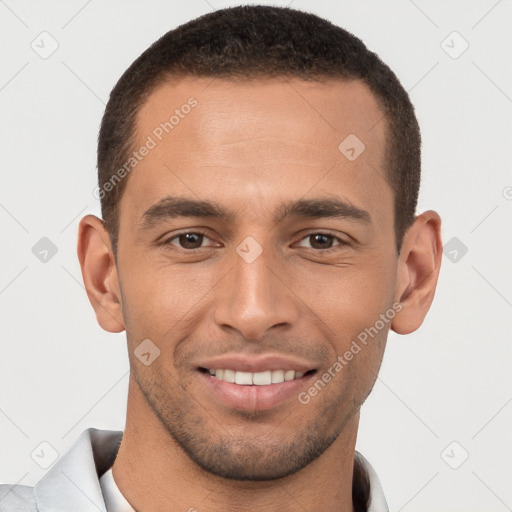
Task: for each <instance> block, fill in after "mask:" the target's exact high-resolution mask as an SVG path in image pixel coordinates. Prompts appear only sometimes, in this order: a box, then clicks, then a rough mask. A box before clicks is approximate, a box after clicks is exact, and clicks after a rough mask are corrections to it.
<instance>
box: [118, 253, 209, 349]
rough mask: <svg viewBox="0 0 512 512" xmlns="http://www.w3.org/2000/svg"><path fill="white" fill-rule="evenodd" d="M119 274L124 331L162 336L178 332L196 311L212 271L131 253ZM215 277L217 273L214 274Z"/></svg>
mask: <svg viewBox="0 0 512 512" xmlns="http://www.w3.org/2000/svg"><path fill="white" fill-rule="evenodd" d="M123 270H124V272H123V274H122V275H120V282H121V293H122V300H123V315H124V320H125V324H126V331H127V333H128V334H132V335H136V336H137V337H140V336H143V337H149V338H150V339H151V336H153V337H154V339H155V340H159V339H164V338H165V337H166V335H168V333H169V332H170V331H171V330H172V332H173V333H178V332H179V331H180V327H181V326H182V324H185V323H186V321H187V318H188V317H189V316H193V315H195V314H197V311H198V310H200V308H201V307H202V303H203V302H204V298H205V297H206V296H207V295H208V292H209V291H210V290H211V289H212V288H213V287H214V284H215V282H216V279H215V277H216V275H217V274H216V273H215V272H214V271H213V270H212V268H209V269H208V268H206V267H204V268H202V269H201V268H199V267H198V266H197V265H181V266H179V267H178V266H177V265H170V264H169V263H168V262H167V261H165V259H164V258H159V260H157V261H155V260H153V261H151V262H150V261H149V260H148V259H144V258H143V257H135V258H133V259H132V261H131V262H130V263H129V264H126V262H125V263H124V266H123ZM217 279H218V277H217Z"/></svg>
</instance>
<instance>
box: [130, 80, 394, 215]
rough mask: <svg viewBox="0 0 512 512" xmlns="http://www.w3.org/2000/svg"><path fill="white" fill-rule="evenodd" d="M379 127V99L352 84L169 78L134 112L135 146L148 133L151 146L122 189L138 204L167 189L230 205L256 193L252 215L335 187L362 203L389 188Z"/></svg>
mask: <svg viewBox="0 0 512 512" xmlns="http://www.w3.org/2000/svg"><path fill="white" fill-rule="evenodd" d="M385 129H386V123H385V121H384V118H383V113H382V110H381V108H380V106H379V103H378V101H377V100H376V98H375V96H374V95H373V94H372V92H371V91H370V90H369V88H368V87H367V86H366V85H365V84H364V83H362V82H360V81H341V80H327V81H323V82H319V81H304V80H300V79H282V78H280V79H265V80H250V81H237V82H234V81H229V80H221V79H212V78H195V79H194V78H183V79H180V80H178V81H175V82H170V81H169V82H166V83H164V84H162V85H160V86H159V87H158V88H157V89H156V90H155V91H153V92H152V94H151V95H149V97H148V99H147V100H146V102H145V104H144V105H143V106H142V108H141V109H140V111H139V114H138V117H137V129H136V144H135V147H136V148H138V147H139V146H143V145H145V144H146V143H147V141H148V140H149V139H151V141H152V143H151V146H152V149H151V151H149V152H148V154H147V156H145V157H144V158H143V159H142V160H141V161H140V163H139V164H138V165H137V168H136V170H135V171H134V172H133V173H132V174H131V177H130V180H129V185H128V187H127V191H126V195H127V196H128V197H129V199H128V201H132V202H133V201H134V200H135V197H136V202H137V203H138V204H139V205H140V208H143V207H148V206H150V205H151V204H154V203H155V202H157V201H158V200H159V199H161V197H163V196H164V195H166V193H168V194H169V195H177V194H178V193H180V194H181V195H182V196H183V195H185V196H190V197H192V196H196V197H197V196H200V197H201V198H210V196H212V195H215V196H216V197H215V198H216V199H219V200H220V201H222V200H225V201H226V202H229V201H231V200H233V199H234V192H236V194H235V195H236V198H238V199H239V203H240V200H243V199H244V197H245V198H250V197H254V198H258V199H260V200H263V199H265V200H264V201H263V202H261V201H260V203H261V208H260V210H259V213H261V211H263V209H264V207H265V204H270V203H271V202H272V200H273V199H275V200H276V201H277V200H278V199H285V198H284V197H283V195H286V194H288V195H290V196H293V195H295V196H297V195H304V194H306V193H307V192H308V190H312V189H313V188H314V189H315V192H316V195H318V193H321V192H322V191H323V192H324V193H329V194H332V193H333V191H336V189H337V188H338V189H339V190H340V191H342V192H343V191H345V192H349V193H352V195H354V192H357V193H358V194H359V195H360V196H361V197H360V198H359V199H360V200H361V201H363V202H367V203H368V202H371V197H370V196H372V195H373V196H375V194H378V193H379V192H378V189H379V188H380V189H383V188H388V189H389V186H388V185H387V183H386V180H385V179H384V176H385V171H384V154H385ZM359 153H360V154H359ZM354 155H355V157H356V158H353V157H354ZM354 185H356V186H354ZM368 192H371V193H370V194H368ZM389 192H390V191H389V190H387V191H386V194H387V195H388V196H389ZM365 193H366V195H367V196H368V197H367V198H366V200H365V199H364V197H363V196H364V195H365ZM342 195H343V194H342ZM356 195H357V194H356ZM130 196H131V199H130ZM289 199H292V197H290V198H289ZM355 200H356V201H357V200H358V199H357V198H355ZM238 206H239V207H240V206H241V205H240V204H239V205H238Z"/></svg>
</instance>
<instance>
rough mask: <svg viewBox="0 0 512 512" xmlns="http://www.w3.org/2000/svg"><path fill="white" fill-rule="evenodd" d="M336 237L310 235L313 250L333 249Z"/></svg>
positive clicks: (319, 234)
mask: <svg viewBox="0 0 512 512" xmlns="http://www.w3.org/2000/svg"><path fill="white" fill-rule="evenodd" d="M333 241H334V237H332V236H330V235H324V234H322V233H318V234H314V235H309V243H310V244H311V247H312V248H313V249H329V248H330V247H332V244H333Z"/></svg>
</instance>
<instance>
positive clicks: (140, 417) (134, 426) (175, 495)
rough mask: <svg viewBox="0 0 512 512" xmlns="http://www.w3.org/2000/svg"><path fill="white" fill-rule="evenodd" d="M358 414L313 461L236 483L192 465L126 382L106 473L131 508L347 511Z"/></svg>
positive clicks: (156, 511) (136, 390)
mask: <svg viewBox="0 0 512 512" xmlns="http://www.w3.org/2000/svg"><path fill="white" fill-rule="evenodd" d="M358 422H359V414H356V415H355V416H354V417H352V419H351V420H350V421H349V422H348V423H347V425H346V426H345V428H344V429H343V431H342V432H341V434H340V435H339V436H338V438H337V439H336V440H335V441H334V443H332V445H331V446H330V447H329V448H328V449H327V450H326V451H325V452H324V453H323V454H322V455H320V456H319V457H318V458H317V459H315V460H314V461H313V462H311V463H310V464H309V465H308V466H306V467H304V468H303V469H301V470H300V471H298V472H296V473H294V474H292V475H289V476H287V477H285V478H280V479H278V480H270V481H263V482H261V481H258V482H254V481H237V480H230V479H225V478H222V477H219V476H218V475H215V474H212V473H209V472H207V471H205V470H203V469H202V468H201V467H199V466H198V465H197V464H196V463H195V462H194V461H192V460H191V459H190V458H189V457H188V455H187V454H186V453H185V452H184V451H183V450H182V448H181V447H180V446H179V445H178V444H177V443H176V442H175V441H174V439H173V438H172V437H171V436H170V434H169V433H168V432H167V430H166V429H165V428H164V427H163V426H162V424H161V422H160V421H159V419H158V418H157V417H156V416H155V415H154V413H153V411H152V409H151V408H150V407H149V406H148V404H147V402H146V401H145V399H144V397H143V395H142V393H141V392H140V390H139V388H138V386H137V384H136V383H135V382H134V380H133V379H132V377H131V376H130V386H129V393H128V412H127V417H126V427H125V430H124V435H123V439H122V441H121V445H120V448H119V452H118V454H117V457H116V460H115V462H114V465H113V468H112V472H113V475H114V479H115V481H116V484H117V486H118V487H119V489H120V491H121V493H122V494H123V495H124V496H125V498H126V499H127V500H128V501H129V502H130V504H131V505H132V507H133V508H134V509H135V510H152V511H154V512H160V511H162V512H163V511H164V510H165V511H166V512H169V511H172V512H174V511H176V512H178V511H180V512H183V511H190V512H194V511H197V510H209V511H219V512H220V511H223V512H225V511H226V510H236V511H239V512H243V511H249V510H251V511H252V510H258V511H260V512H277V511H279V512H292V511H293V512H295V511H297V510H322V511H325V512H352V511H353V504H352V477H353V467H354V454H355V443H356V436H357V427H358Z"/></svg>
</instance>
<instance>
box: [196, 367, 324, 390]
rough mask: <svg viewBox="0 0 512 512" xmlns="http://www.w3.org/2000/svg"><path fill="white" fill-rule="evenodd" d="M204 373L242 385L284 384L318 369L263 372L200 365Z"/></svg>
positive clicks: (200, 369)
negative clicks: (210, 367)
mask: <svg viewBox="0 0 512 512" xmlns="http://www.w3.org/2000/svg"><path fill="white" fill-rule="evenodd" d="M199 371H200V372H202V373H208V374H209V375H211V376H212V377H215V378H216V379H219V380H222V381H224V382H229V383H232V384H238V385H240V386H268V385H271V384H282V383H283V382H289V381H292V380H298V379H302V378H303V377H306V376H308V375H311V374H313V373H316V370H308V371H307V372H298V371H295V370H267V371H263V372H256V373H253V372H242V371H237V370H232V369H229V368H223V369H220V368H219V369H209V368H201V367H199Z"/></svg>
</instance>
